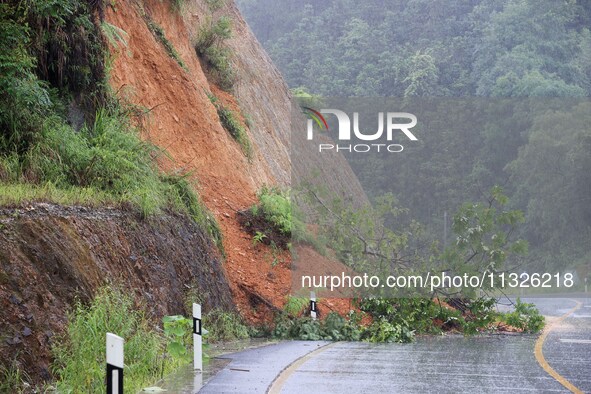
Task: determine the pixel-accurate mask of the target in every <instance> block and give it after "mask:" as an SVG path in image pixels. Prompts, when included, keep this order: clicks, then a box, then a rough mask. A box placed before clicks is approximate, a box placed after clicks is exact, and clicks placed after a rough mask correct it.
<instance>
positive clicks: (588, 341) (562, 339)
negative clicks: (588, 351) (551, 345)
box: [559, 338, 591, 345]
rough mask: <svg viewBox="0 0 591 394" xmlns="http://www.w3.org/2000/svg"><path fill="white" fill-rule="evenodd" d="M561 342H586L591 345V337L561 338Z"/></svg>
mask: <svg viewBox="0 0 591 394" xmlns="http://www.w3.org/2000/svg"><path fill="white" fill-rule="evenodd" d="M559 341H560V342H564V343H584V344H589V345H591V339H568V338H560V339H559Z"/></svg>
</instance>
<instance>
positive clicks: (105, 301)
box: [52, 287, 174, 393]
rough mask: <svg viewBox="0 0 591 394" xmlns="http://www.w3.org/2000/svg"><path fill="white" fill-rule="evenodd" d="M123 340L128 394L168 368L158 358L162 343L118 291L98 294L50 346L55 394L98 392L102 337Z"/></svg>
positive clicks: (102, 362) (101, 374) (169, 363)
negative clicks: (53, 358) (113, 335)
mask: <svg viewBox="0 0 591 394" xmlns="http://www.w3.org/2000/svg"><path fill="white" fill-rule="evenodd" d="M107 332H113V333H116V334H117V335H119V336H121V337H123V338H124V339H125V348H124V353H125V385H126V387H127V390H129V392H137V391H138V390H140V389H141V388H143V387H145V386H146V385H149V384H151V383H154V382H155V381H157V380H158V379H160V378H161V377H162V376H163V374H164V373H167V372H170V370H171V369H172V368H173V367H174V364H173V362H172V361H171V360H169V359H167V358H165V357H163V356H164V348H165V340H164V338H163V337H162V336H161V335H159V334H158V333H157V332H156V331H154V330H153V329H152V328H151V327H150V324H149V321H148V319H147V318H146V316H145V315H144V314H143V313H142V312H141V311H138V310H137V309H135V308H134V304H133V300H132V299H131V297H129V296H128V295H126V294H124V293H123V292H122V291H120V290H118V289H114V288H109V287H105V288H102V289H100V290H99V291H98V292H97V294H96V297H95V299H94V300H93V302H92V303H91V304H90V305H89V306H84V305H82V304H81V303H78V304H77V305H76V308H75V310H74V312H73V313H71V314H70V317H69V323H68V327H67V332H66V334H65V336H64V337H63V338H62V339H61V340H60V341H59V342H58V343H57V344H56V345H54V347H53V349H52V350H53V355H54V357H55V363H54V365H53V371H54V373H55V376H56V378H57V382H56V388H57V391H59V392H77V393H78V392H84V393H102V392H104V378H105V336H106V333H107Z"/></svg>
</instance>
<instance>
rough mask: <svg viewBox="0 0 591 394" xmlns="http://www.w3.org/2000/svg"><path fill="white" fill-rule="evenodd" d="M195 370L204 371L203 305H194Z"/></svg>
mask: <svg viewBox="0 0 591 394" xmlns="http://www.w3.org/2000/svg"><path fill="white" fill-rule="evenodd" d="M193 368H194V369H195V370H197V369H198V370H200V371H203V339H202V328H201V305H199V304H193Z"/></svg>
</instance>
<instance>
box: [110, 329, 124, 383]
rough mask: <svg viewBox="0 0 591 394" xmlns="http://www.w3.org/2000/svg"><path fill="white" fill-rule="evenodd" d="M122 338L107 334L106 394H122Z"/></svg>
mask: <svg viewBox="0 0 591 394" xmlns="http://www.w3.org/2000/svg"><path fill="white" fill-rule="evenodd" d="M123 343H124V341H123V338H121V337H120V336H117V335H115V334H111V333H110V332H108V333H107V394H123Z"/></svg>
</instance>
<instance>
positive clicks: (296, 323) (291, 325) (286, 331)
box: [272, 312, 362, 341]
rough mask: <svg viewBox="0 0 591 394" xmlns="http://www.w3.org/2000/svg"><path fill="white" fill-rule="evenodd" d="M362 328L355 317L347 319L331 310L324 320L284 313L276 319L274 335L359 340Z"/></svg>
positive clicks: (313, 338)
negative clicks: (295, 316)
mask: <svg viewBox="0 0 591 394" xmlns="http://www.w3.org/2000/svg"><path fill="white" fill-rule="evenodd" d="M361 330H362V328H361V327H360V326H359V324H358V322H356V321H354V319H351V318H350V319H348V320H347V319H345V318H343V317H342V316H340V315H339V314H338V313H336V312H330V313H329V314H328V315H327V316H326V319H324V320H322V321H321V320H312V319H311V318H310V317H298V318H293V317H289V316H288V315H286V314H282V315H279V316H278V317H277V319H276V321H275V329H274V330H273V334H272V335H273V337H275V338H278V339H299V340H309V341H318V340H329V341H358V340H359V339H360V337H361Z"/></svg>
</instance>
